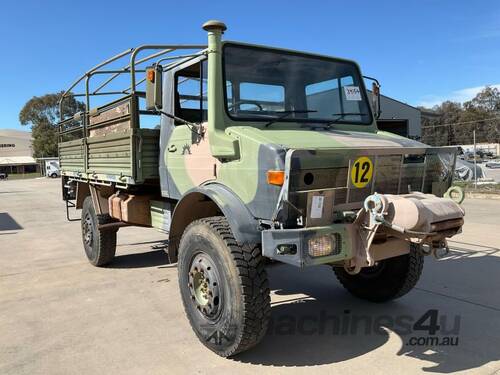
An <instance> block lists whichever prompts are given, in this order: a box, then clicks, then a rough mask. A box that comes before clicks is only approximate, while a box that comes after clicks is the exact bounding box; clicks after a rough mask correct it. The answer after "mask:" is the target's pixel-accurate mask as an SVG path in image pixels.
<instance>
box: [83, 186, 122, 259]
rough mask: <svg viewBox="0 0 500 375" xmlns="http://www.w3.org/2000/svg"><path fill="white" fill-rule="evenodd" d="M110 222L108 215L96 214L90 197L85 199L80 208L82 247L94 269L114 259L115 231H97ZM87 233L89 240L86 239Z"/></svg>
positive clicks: (111, 220)
mask: <svg viewBox="0 0 500 375" xmlns="http://www.w3.org/2000/svg"><path fill="white" fill-rule="evenodd" d="M111 222H113V219H112V218H111V217H110V216H109V215H108V214H104V215H97V214H96V212H95V209H94V205H93V203H92V197H91V196H88V197H87V198H85V200H84V201H83V207H82V240H83V247H84V249H85V255H86V256H87V259H88V260H89V262H90V264H92V265H94V266H96V267H101V266H104V265H106V264H109V263H110V262H111V261H112V260H113V259H114V257H115V252H116V232H117V230H116V229H104V230H99V229H98V226H99V225H101V224H107V223H111ZM89 232H90V236H91V237H90V238H89V237H88V236H89ZM86 236H87V237H86Z"/></svg>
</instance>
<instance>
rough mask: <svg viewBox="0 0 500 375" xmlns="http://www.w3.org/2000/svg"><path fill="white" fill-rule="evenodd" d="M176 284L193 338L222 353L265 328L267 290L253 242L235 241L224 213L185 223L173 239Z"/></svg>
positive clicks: (238, 348)
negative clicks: (177, 239) (178, 239)
mask: <svg viewBox="0 0 500 375" xmlns="http://www.w3.org/2000/svg"><path fill="white" fill-rule="evenodd" d="M178 271H179V287H180V291H181V296H182V302H183V304H184V309H185V311H186V315H187V317H188V319H189V322H190V324H191V327H192V328H193V331H194V332H195V333H196V335H197V336H198V339H199V340H200V341H201V342H202V343H203V345H205V346H206V347H208V348H209V349H210V350H212V351H214V352H215V353H217V354H218V355H220V356H223V357H228V356H231V355H235V354H237V353H240V352H243V351H245V350H248V349H250V348H251V347H253V346H254V345H256V344H257V343H258V342H259V341H260V340H261V339H262V338H263V337H264V334H265V333H266V330H267V324H268V321H269V317H270V312H271V307H270V296H269V286H268V281H267V275H266V271H265V269H264V258H263V257H262V254H261V250H260V247H258V246H239V245H238V243H237V242H236V240H235V239H234V237H233V235H232V233H231V229H230V227H229V224H228V223H227V221H226V219H225V218H224V217H219V216H216V217H210V218H204V219H200V220H197V221H195V222H193V223H191V224H190V225H189V226H188V227H187V228H186V230H185V231H184V234H183V235H182V238H181V242H180V245H179V262H178Z"/></svg>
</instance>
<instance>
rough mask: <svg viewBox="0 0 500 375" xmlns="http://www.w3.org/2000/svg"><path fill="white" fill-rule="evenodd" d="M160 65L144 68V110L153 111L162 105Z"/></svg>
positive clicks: (161, 71)
mask: <svg viewBox="0 0 500 375" xmlns="http://www.w3.org/2000/svg"><path fill="white" fill-rule="evenodd" d="M162 73H163V68H162V66H161V65H154V66H150V67H147V68H146V110H148V111H155V110H157V109H161V108H162V106H163V100H162V92H163V91H162V76H163V74H162Z"/></svg>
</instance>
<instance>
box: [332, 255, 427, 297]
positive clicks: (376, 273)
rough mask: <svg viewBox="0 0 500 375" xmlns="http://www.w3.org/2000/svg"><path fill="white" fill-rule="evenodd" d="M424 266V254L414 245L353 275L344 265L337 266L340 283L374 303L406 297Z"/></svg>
mask: <svg viewBox="0 0 500 375" xmlns="http://www.w3.org/2000/svg"><path fill="white" fill-rule="evenodd" d="M423 266H424V256H423V255H422V254H421V253H420V251H418V249H417V248H416V247H414V246H411V247H410V252H409V253H408V254H405V255H400V256H398V257H394V258H388V259H384V260H381V261H379V262H377V264H376V265H375V266H373V267H365V268H362V269H361V271H360V272H359V273H358V274H356V275H351V274H349V273H348V272H346V270H345V269H344V268H341V267H334V268H333V271H334V272H335V275H336V276H337V279H338V280H339V281H340V283H341V284H342V285H343V286H344V288H346V289H347V290H348V291H349V292H350V293H351V294H353V295H355V296H356V297H358V298H362V299H365V300H368V301H372V302H386V301H389V300H392V299H395V298H399V297H402V296H404V295H405V294H406V293H408V292H409V291H410V290H412V289H413V287H414V286H415V285H416V284H417V282H418V280H419V278H420V275H421V274H422V269H423Z"/></svg>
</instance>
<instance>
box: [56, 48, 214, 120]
mask: <svg viewBox="0 0 500 375" xmlns="http://www.w3.org/2000/svg"><path fill="white" fill-rule="evenodd" d="M206 48H207V46H206V45H202V44H185V45H179V44H166V45H163V44H145V45H142V46H139V47H136V48H130V49H127V50H125V51H123V52H121V53H119V54H117V55H115V56H113V57H111V58H109V59H107V60H105V61H103V62H101V63H99V64H97V65H96V66H94V67H93V68H91V69H90V70H88V71H86V72H85V73H84V74H83V75H82V76H80V77H79V78H78V79H77V80H76V81H74V82H73V83H72V84H71V86H70V87H69V88H68V89H67V90H66V91H65V92H64V94H63V95H62V96H61V99H60V100H59V120H60V121H61V122H62V121H64V120H65V118H64V114H63V111H62V109H63V101H64V99H65V98H68V97H70V96H73V97H83V96H84V97H85V111H86V112H87V113H88V112H89V110H90V97H91V96H103V95H120V94H122V95H124V96H127V95H134V94H136V93H137V87H138V86H139V85H140V84H141V83H143V82H144V81H145V80H146V79H145V78H142V79H140V80H136V73H144V72H145V71H146V70H145V69H144V68H142V69H138V68H137V66H138V65H140V64H142V63H144V62H147V61H150V60H152V59H154V58H158V57H161V59H159V60H158V61H157V62H156V63H155V64H159V63H161V62H163V61H167V60H168V61H173V62H171V63H170V64H169V65H167V70H168V66H170V65H175V64H176V63H178V62H179V61H181V60H185V59H189V58H192V57H195V56H199V55H201V54H203V53H205V50H206ZM145 50H151V51H156V52H153V53H151V54H150V55H147V56H145V57H143V58H140V59H137V55H138V54H139V52H141V51H145ZM178 50H200V51H198V52H195V53H193V54H190V55H180V56H168V57H166V56H165V55H166V54H168V53H171V52H174V51H178ZM127 56H130V60H129V63H128V64H126V65H124V66H123V68H121V69H102V68H104V67H106V66H108V65H109V64H111V63H113V62H115V61H118V60H120V59H125V58H126V57H127ZM122 74H130V86H129V87H127V88H125V89H124V90H122V91H107V92H101V90H102V89H103V88H105V87H106V86H108V85H109V84H110V83H111V82H113V80H114V79H116V78H117V77H119V76H120V75H122ZM94 75H109V77H108V78H107V79H106V80H105V81H104V82H103V83H101V84H100V85H99V86H98V87H97V88H95V89H94V90H92V91H91V90H90V80H91V78H92V77H93V76H94ZM82 81H85V92H81V93H72V92H71V90H73V89H74V88H75V87H76V86H78V85H79V84H80V83H81V82H82Z"/></svg>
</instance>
